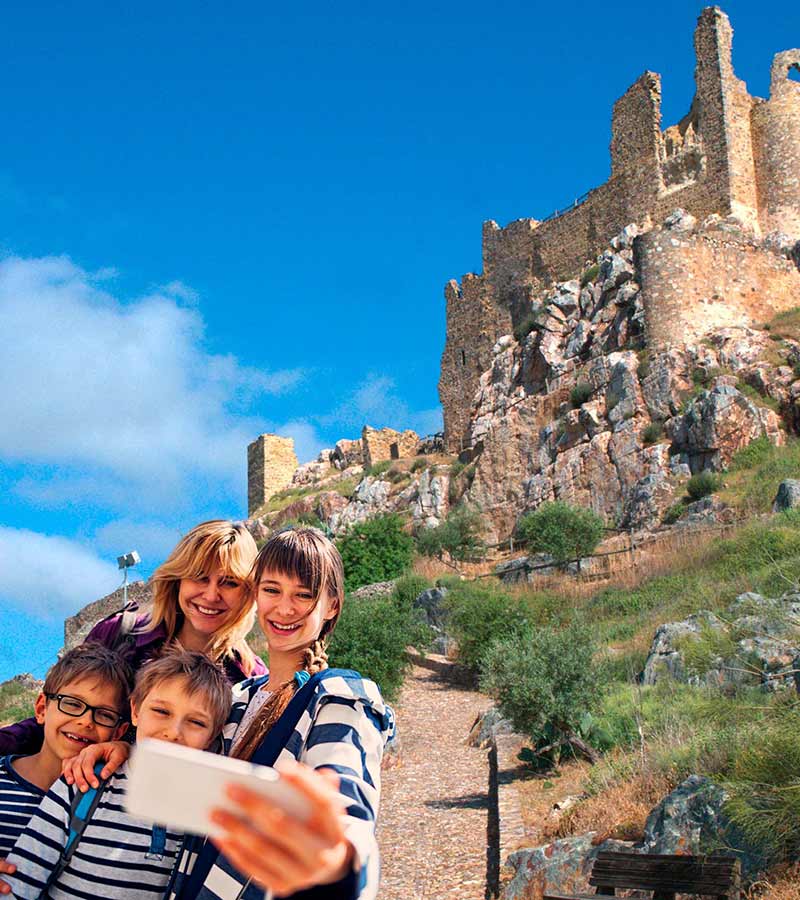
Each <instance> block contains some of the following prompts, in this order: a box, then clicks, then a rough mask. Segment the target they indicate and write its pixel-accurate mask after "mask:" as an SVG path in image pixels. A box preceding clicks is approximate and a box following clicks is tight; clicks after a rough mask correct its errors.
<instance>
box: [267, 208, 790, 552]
mask: <svg viewBox="0 0 800 900" xmlns="http://www.w3.org/2000/svg"><path fill="white" fill-rule="evenodd" d="M656 230H657V231H661V232H663V233H664V236H665V239H669V236H670V235H671V234H674V235H676V236H677V235H680V234H681V233H687V232H690V231H692V232H695V233H696V232H697V231H698V230H700V231H702V232H703V233H704V234H713V233H715V232H718V233H719V234H721V235H732V234H735V233H738V232H739V231H740V225H739V223H738V222H737V221H736V220H735V219H733V218H729V219H725V220H722V219H720V218H719V217H718V216H712V217H710V218H709V219H708V220H706V221H705V222H704V223H702V224H701V225H700V226H698V224H697V223H696V222H695V220H694V219H693V218H692V217H691V216H689V215H688V214H686V213H684V212H682V211H681V210H677V211H676V212H675V213H673V214H672V215H670V216H669V217H668V218H667V219H666V220H665V222H664V223H663V225H662V226H661V227H660V228H659V229H656ZM638 233H639V229H638V228H637V226H635V225H630V226H628V227H627V228H625V229H624V230H623V231H622V232H621V233H620V234H619V235H618V236H617V237H615V238H614V239H613V240H612V241H611V244H610V246H609V247H608V249H607V250H606V251H605V252H603V253H602V254H601V255H600V256H599V257H598V259H597V262H596V264H595V265H593V266H591V267H589V268H588V269H587V270H586V271H585V272H584V273H583V275H582V277H581V278H580V279H575V280H572V281H567V282H564V283H561V284H558V285H556V286H555V287H554V288H553V290H552V291H550V292H548V293H547V294H546V295H545V296H541V297H535V298H533V299H532V300H531V302H530V309H529V312H528V313H527V314H526V315H525V316H523V318H522V319H521V320H520V321H518V324H517V326H516V328H515V333H514V334H508V335H505V336H503V337H501V338H500V339H499V340H498V341H497V343H496V345H495V347H494V350H493V354H492V357H493V358H492V364H491V367H490V368H488V369H487V370H486V371H485V372H484V373H483V374H482V376H481V378H480V386H479V389H478V391H477V393H476V395H475V397H474V400H473V405H472V414H471V426H470V441H469V443H470V445H471V446H470V448H469V449H467V450H465V451H463V452H462V453H461V454H460V456H459V457H458V458H457V459H456V458H455V457H452V456H446V455H444V454H443V453H442V452H441V451H442V444H441V441H439V440H437V439H429V440H427V441H422V442H420V443H419V444H418V445H417V447H416V453H415V454H414V455H411V452H410V451H409V449H408V448H409V447H410V446H411V445H408V444H407V446H406V453H408V454H409V455H406V456H405V457H404V458H401V459H399V460H397V461H394V462H391V461H388V460H385V461H381V462H378V463H376V464H372V465H365V462H364V458H363V453H361V452H360V450H359V447H360V444H359V442H358V441H340V442H339V444H337V446H336V448H334V450H326V451H323V453H322V454H320V456H319V458H318V459H317V460H316V461H315V462H312V463H308V464H306V465H304V466H301V467H300V468H299V469H298V470H297V471H296V473H295V476H294V479H293V483H292V485H291V487H290V488H289V489H287V490H285V491H283V492H281V493H280V494H277V495H275V496H274V497H273V498H272V499H271V500H270V501H269V503H268V504H267V506H266V507H265V508H264V509H262V510H260V511H259V514H257V515H256V517H255V521H254V523H253V526H254V530H255V532H256V533H257V534H259V535H263V534H266V532H267V531H268V530H269V528H271V527H274V526H276V525H280V524H282V523H284V522H287V521H313V522H320V523H322V524H323V525H325V526H326V527H327V528H329V529H330V530H331V531H332V532H333V533H334V534H340V533H342V532H343V531H344V530H346V529H347V528H348V527H349V526H350V525H351V524H352V523H354V522H359V521H363V520H364V519H367V518H369V517H372V516H375V515H380V514H383V513H388V512H399V513H401V514H403V515H404V516H407V518H408V521H409V523H410V526H411V527H412V528H413V529H414V530H418V529H421V528H425V527H430V526H435V525H437V524H439V523H440V522H441V521H442V520H443V518H444V517H445V516H446V515H447V513H448V511H449V510H450V509H451V508H452V507H453V506H456V505H459V504H468V505H470V506H472V507H474V508H477V509H478V510H479V511H480V513H481V515H482V517H483V522H484V526H485V534H484V537H485V538H486V539H487V540H488V541H489V542H490V543H494V542H499V541H503V540H505V539H507V538H508V537H509V536H510V535H511V534H512V533H513V530H514V527H515V525H516V523H517V521H518V519H519V517H520V516H521V515H522V514H523V513H525V512H527V511H529V510H532V509H534V508H536V507H537V506H538V505H539V504H540V503H542V502H544V501H547V500H555V499H558V500H566V501H567V502H570V503H573V504H575V505H579V506H586V507H590V508H592V509H593V510H594V511H595V512H597V513H599V514H600V515H601V516H602V517H603V518H604V520H605V521H606V523H607V524H608V525H610V526H618V527H623V528H634V529H647V530H652V529H654V528H657V527H659V526H660V525H661V523H662V521H663V518H664V516H665V513H666V512H667V510H670V509H671V508H673V507H674V504H675V501H676V500H677V499H678V497H679V496H680V494H681V492H682V489H683V485H684V483H685V482H686V480H687V479H688V478H689V476H690V475H692V474H693V473H697V472H699V471H702V470H706V469H710V470H716V471H721V470H724V469H726V467H727V466H728V465H729V463H730V461H731V459H732V457H733V455H734V454H735V453H736V451H737V450H740V449H741V448H742V447H744V446H746V445H747V444H748V443H750V442H751V441H753V440H754V439H756V438H762V439H764V440H768V441H769V442H771V443H773V444H776V445H780V444H782V443H783V442H784V440H785V435H786V433H787V432H791V431H794V430H796V428H797V425H798V423H799V422H800V412H799V410H798V403H797V401H798V397H800V378H799V377H798V375H799V374H800V341H798V339H797V338H798V337H800V313H798V314H797V315H795V314H794V312H793V311H792V312H790V313H784V314H781V315H780V316H778V317H777V318H776V319H775V320H774V321H772V322H764V323H761V327H726V328H718V329H716V330H713V331H710V332H709V333H708V334H707V335H705V336H704V337H703V338H702V340H700V341H699V342H694V343H687V344H683V345H673V346H671V347H669V348H668V349H666V350H663V351H659V352H654V351H651V350H650V349H648V346H647V341H646V334H645V330H644V314H643V308H642V302H641V297H640V293H641V292H640V288H639V281H638V277H639V273H638V270H637V261H636V258H635V253H634V238H635V237H636V236H637V234H638ZM773 241H777V242H778V244H779V245H780V247H779V248H778V249H779V250H780V252H781V253H783V254H785V255H786V256H787V257H790V258H793V254H794V255H796V254H797V246H796V245H795V244H794V243H793V242H792V241H790V240H789V239H788V238H786V239H784V238H781V237H780V236H778V237H776V238H773ZM798 304H799V305H800V297H798ZM670 517H671V518H675V513H674V509H673V512H672V513H671V514H670Z"/></svg>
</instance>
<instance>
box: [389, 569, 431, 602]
mask: <svg viewBox="0 0 800 900" xmlns="http://www.w3.org/2000/svg"><path fill="white" fill-rule="evenodd" d="M430 587H433V585H432V584H431V582H430V581H428V579H427V578H423V577H422V575H416V574H415V573H414V572H409V573H408V574H407V575H401V576H400V577H399V578H398V579H397V581H396V582H395V585H394V590H393V591H392V599H393V600H394V602H395V603H396V604H397V605H398V606H402V607H403V608H404V609H411V608H412V606H413V605H414V601H415V600H416V599H417V597H419V595H420V594H421V593H422V592H423V591H427V590H428V588H430Z"/></svg>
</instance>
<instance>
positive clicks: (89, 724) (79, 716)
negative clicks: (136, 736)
mask: <svg viewBox="0 0 800 900" xmlns="http://www.w3.org/2000/svg"><path fill="white" fill-rule="evenodd" d="M132 681H133V674H132V672H131V670H130V668H129V666H128V665H127V663H126V662H125V661H124V659H123V658H122V657H121V656H120V655H119V654H117V653H115V652H114V651H112V650H109V649H108V648H107V647H104V646H103V645H102V644H96V643H90V644H81V646H79V647H75V648H74V649H73V650H70V651H69V652H67V653H65V654H64V656H62V657H61V659H60V660H59V661H58V662H57V663H56V664H55V665H54V666H53V667H52V668H51V669H50V670H49V671H48V673H47V677H46V678H45V682H44V688H43V690H42V693H41V694H39V696H38V698H37V700H36V704H35V706H34V711H35V715H36V721H37V722H38V723H39V724H40V725H43V726H44V743H43V744H42V749H41V750H40V751H39V752H38V753H34V754H33V755H32V756H4V757H3V758H2V759H0V858H3V857H6V856H7V855H8V853H9V851H10V850H11V848H12V847H13V846H14V844H15V843H16V841H17V838H19V836H20V834H21V833H22V830H23V828H25V826H26V825H27V824H28V821H29V819H30V818H31V816H32V815H33V813H34V812H35V811H36V808H37V807H38V806H39V803H40V802H41V800H42V797H44V795H45V793H46V792H47V791H48V790H49V789H50V787H51V785H52V784H53V782H55V781H56V779H58V778H59V777H60V775H61V762H62V760H64V759H68V758H69V757H71V756H75V755H76V754H78V753H80V752H81V750H83V748H84V747H86V746H87V744H94V743H98V742H100V741H111V740H115V739H117V738H119V737H121V735H122V734H123V733H124V732H125V731H126V729H127V727H128V695H129V694H130V689H131V683H132Z"/></svg>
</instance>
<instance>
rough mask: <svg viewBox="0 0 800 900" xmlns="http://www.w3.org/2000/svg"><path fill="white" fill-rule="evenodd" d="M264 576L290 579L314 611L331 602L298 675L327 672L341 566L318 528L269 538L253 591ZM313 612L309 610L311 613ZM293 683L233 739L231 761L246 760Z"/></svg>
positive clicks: (288, 531)
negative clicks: (324, 600)
mask: <svg viewBox="0 0 800 900" xmlns="http://www.w3.org/2000/svg"><path fill="white" fill-rule="evenodd" d="M265 572H278V573H279V574H281V575H286V576H287V577H289V578H294V579H296V580H297V581H299V582H300V583H301V584H303V585H304V586H305V587H307V588H308V590H309V591H310V592H311V593H312V594H313V595H314V598H315V599H314V603H315V605H316V604H317V603H319V602H320V600H322V598H323V596H327V597H328V598H329V599H330V600H332V601H334V602H335V605H336V609H335V611H334V614H333V616H332V617H331V618H330V619H327V620H326V621H325V622H323V625H322V630H321V631H320V633H319V635H318V636H317V639H316V640H315V641H314V642H313V643H312V644H311V646H309V647H306V649H305V652H304V654H303V667H302V668H303V671H305V672H308V674H309V675H315V674H316V673H317V672H321V671H322V670H323V669H327V668H328V654H327V646H328V641H329V639H330V636H331V633H332V632H333V629H334V628H335V627H336V622H337V621H338V619H339V615H340V614H341V611H342V604H343V603H344V566H343V564H342V557H341V556H340V555H339V551H338V550H337V549H336V546H335V545H334V543H333V542H332V541H331V540H330V539H329V538H327V537H325V535H324V534H323V533H322V532H321V531H320V530H319V529H318V528H309V527H303V528H287V529H284V530H283V531H279V532H278V533H277V534H274V535H273V536H272V537H271V538H270V539H269V540H268V541H267V543H266V544H264V546H263V547H262V548H261V552H260V553H259V554H258V558H257V559H256V563H255V566H254V567H253V573H252V577H251V582H252V585H253V590H254V591H257V590H258V584H259V582H260V581H261V577H262V575H263V574H264V573H265ZM312 608H313V607H312ZM295 686H296V681H295V679H294V678H291V679H290V680H289V681H287V682H285V683H284V684H282V685H281V686H280V687H279V688H278V690H276V691H275V692H274V693H273V694H272V696H271V697H270V698H269V699H268V700H267V702H266V703H265V704H264V706H263V707H262V709H261V712H260V714H259V715H258V716H256V718H255V719H254V721H253V722H252V724H251V725H250V727H249V728H248V729H247V732H246V733H245V734H244V735H243V736H242V737H241V738H239V739H237V742H236V745H235V747H234V749H233V753H232V754H231V755H232V756H235V757H237V758H239V759H250V757H251V756H252V755H253V753H254V752H255V750H256V748H257V747H258V746H259V744H260V743H261V742H262V741H263V739H264V737H265V735H266V734H267V733H268V732H269V730H270V728H272V726H273V725H274V724H275V723H276V722H277V721H278V719H279V718H280V717H281V716H282V715H283V713H284V711H285V709H286V707H287V706H288V705H289V702H290V701H291V699H292V696H293V695H294V690H295Z"/></svg>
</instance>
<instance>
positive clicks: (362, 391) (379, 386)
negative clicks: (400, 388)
mask: <svg viewBox="0 0 800 900" xmlns="http://www.w3.org/2000/svg"><path fill="white" fill-rule="evenodd" d="M319 421H320V422H322V423H323V424H325V425H337V426H340V427H343V428H356V429H358V431H359V433H360V431H361V428H362V427H363V426H364V425H371V426H372V427H373V428H384V427H389V428H396V429H399V430H403V429H405V428H413V429H414V431H416V432H417V433H418V434H420V435H427V434H432V433H434V432H436V431H441V430H442V412H441V409H440V408H439V407H436V408H435V409H426V410H420V411H416V412H414V411H412V410H411V409H410V408H409V405H408V403H406V401H405V400H403V399H402V397H400V396H399V395H398V393H397V390H396V384H395V381H394V379H393V378H391V377H390V376H388V375H375V374H373V375H369V376H368V377H367V379H366V380H365V381H364V382H362V383H361V384H360V385H359V386H358V387H357V388H356V389H355V390H354V391H353V393H352V394H351V395H350V396H349V397H348V398H347V399H346V400H345V401H344V402H343V403H341V404H340V405H339V406H338V407H337V408H336V409H335V410H334V411H333V412H332V413H330V414H329V415H325V416H320V417H319Z"/></svg>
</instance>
